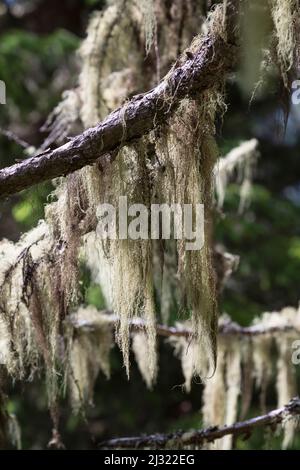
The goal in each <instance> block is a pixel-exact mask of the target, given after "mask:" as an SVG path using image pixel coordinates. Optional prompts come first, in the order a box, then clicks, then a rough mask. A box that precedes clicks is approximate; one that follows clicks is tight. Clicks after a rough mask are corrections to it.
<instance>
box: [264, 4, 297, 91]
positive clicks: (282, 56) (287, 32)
mask: <svg viewBox="0 0 300 470" xmlns="http://www.w3.org/2000/svg"><path fill="white" fill-rule="evenodd" d="M269 4H270V8H271V15H272V19H273V23H274V29H275V30H274V35H275V38H276V50H277V57H278V62H279V66H280V70H281V74H282V78H283V81H284V83H285V85H286V86H288V79H287V74H288V72H289V70H290V69H291V68H292V66H293V64H294V61H295V51H296V49H297V48H296V32H295V22H296V17H297V15H298V14H299V6H298V1H297V0H269Z"/></svg>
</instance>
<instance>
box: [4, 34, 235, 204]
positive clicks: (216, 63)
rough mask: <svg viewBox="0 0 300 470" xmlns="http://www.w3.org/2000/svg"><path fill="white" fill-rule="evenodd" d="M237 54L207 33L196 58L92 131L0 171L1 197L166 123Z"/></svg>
mask: <svg viewBox="0 0 300 470" xmlns="http://www.w3.org/2000/svg"><path fill="white" fill-rule="evenodd" d="M236 49H237V48H236V46H234V45H232V44H229V43H226V42H225V41H224V40H223V39H222V38H221V37H220V36H217V35H213V34H212V33H209V34H208V35H207V36H206V37H205V38H204V39H203V40H201V41H200V45H199V47H198V49H197V50H196V52H194V53H193V54H192V55H189V57H187V58H186V60H185V61H183V62H182V63H181V65H176V64H175V65H174V66H173V68H172V70H171V71H170V72H169V73H168V74H167V76H166V77H165V78H164V80H163V81H162V82H161V83H160V84H159V85H158V86H157V87H155V88H153V89H152V90H150V91H149V92H148V93H145V94H141V95H137V96H135V97H133V98H132V99H131V100H130V101H129V102H128V103H125V105H124V106H123V107H121V108H119V109H117V110H115V111H114V112H112V113H111V114H110V115H109V116H108V117H107V118H106V119H105V120H104V121H102V122H101V123H99V124H98V125H97V126H96V127H94V128H91V129H88V130H87V131H85V132H84V133H83V134H81V135H78V136H76V137H74V138H73V139H72V140H70V141H69V142H68V143H66V144H65V145H62V146H61V147H58V148H57V149H54V150H47V151H45V152H43V153H41V154H39V155H36V156H34V157H31V158H28V159H26V160H24V161H22V162H21V163H17V164H15V165H12V166H10V167H7V168H4V169H2V170H0V197H6V196H8V195H11V194H14V193H17V192H19V191H21V190H23V189H26V188H28V187H30V186H33V185H34V184H37V183H41V182H42V181H45V180H48V179H51V178H56V177H59V176H65V175H67V174H68V173H71V172H73V171H75V170H78V169H80V168H82V167H84V166H86V165H91V164H92V163H94V162H95V161H96V160H97V159H98V158H100V157H103V156H104V155H107V154H109V153H112V152H115V151H116V150H119V149H120V148H122V147H123V146H124V145H126V144H129V143H131V142H132V141H134V140H135V139H138V138H140V137H141V136H143V135H145V134H146V133H148V132H149V131H151V130H152V129H154V128H156V127H158V126H159V125H161V124H162V123H164V122H166V120H167V119H168V117H169V116H170V115H171V113H172V112H173V111H174V109H176V107H177V106H178V104H179V102H180V100H182V99H183V98H185V97H195V96H197V95H199V93H201V92H203V91H204V90H207V89H209V88H211V87H212V86H215V85H216V81H218V80H220V79H222V77H224V75H225V74H227V73H228V72H229V71H231V70H232V69H233V67H234V64H235V61H236V58H237V51H236Z"/></svg>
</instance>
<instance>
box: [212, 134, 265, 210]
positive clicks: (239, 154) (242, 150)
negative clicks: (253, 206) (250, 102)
mask: <svg viewBox="0 0 300 470" xmlns="http://www.w3.org/2000/svg"><path fill="white" fill-rule="evenodd" d="M257 149H258V141H257V140H256V139H251V140H248V141H246V142H243V143H241V144H240V145H239V146H238V147H235V148H234V149H233V150H231V151H230V152H229V153H228V154H227V155H226V156H225V157H224V158H221V159H219V160H218V162H217V164H216V168H215V187H216V193H217V201H218V206H219V207H220V208H221V207H222V206H223V204H224V199H225V193H226V189H227V186H228V183H229V181H230V179H231V178H232V175H233V173H234V172H236V173H237V182H238V183H239V184H240V207H239V212H242V211H243V210H244V209H245V208H246V206H247V202H248V198H249V195H250V191H251V183H252V178H253V172H254V168H255V166H256V162H257V158H258V156H259V153H258V150H257Z"/></svg>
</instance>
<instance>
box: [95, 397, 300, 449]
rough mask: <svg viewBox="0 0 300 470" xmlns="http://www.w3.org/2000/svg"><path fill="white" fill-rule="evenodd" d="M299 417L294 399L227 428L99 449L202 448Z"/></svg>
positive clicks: (113, 442)
mask: <svg viewBox="0 0 300 470" xmlns="http://www.w3.org/2000/svg"><path fill="white" fill-rule="evenodd" d="M299 415H300V399H299V398H298V397H296V398H293V399H292V400H291V401H290V402H289V403H288V404H287V405H286V406H284V407H282V408H278V409H276V410H273V411H270V412H269V413H267V414H265V415H262V416H257V417H255V418H251V419H248V420H246V421H240V422H237V423H234V424H231V425H229V426H222V427H217V426H216V427H211V428H207V429H201V430H197V431H189V432H184V431H177V432H174V433H170V434H152V435H149V436H141V437H123V438H116V439H110V440H108V441H104V442H102V443H101V444H100V445H99V447H100V448H106V449H109V448H126V449H131V448H135V449H137V448H140V447H143V448H145V447H146V448H147V447H150V448H166V449H168V447H169V448H170V447H172V448H174V447H176V446H178V447H182V446H187V445H197V446H202V445H203V444H206V443H210V442H213V441H215V440H217V439H220V438H222V437H224V436H227V435H229V434H231V435H233V436H245V437H248V436H249V435H250V434H251V432H252V431H253V430H254V429H256V428H261V427H266V426H274V425H277V424H280V423H283V422H284V421H285V420H286V419H287V418H289V417H294V416H299Z"/></svg>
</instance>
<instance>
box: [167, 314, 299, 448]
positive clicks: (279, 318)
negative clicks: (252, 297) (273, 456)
mask: <svg viewBox="0 0 300 470" xmlns="http://www.w3.org/2000/svg"><path fill="white" fill-rule="evenodd" d="M222 321H223V322H226V317H224V319H222V318H221V319H220V324H222ZM258 323H259V325H261V327H262V328H266V329H268V328H276V327H277V328H279V329H281V332H280V333H279V334H276V333H268V334H264V335H258V336H255V337H254V338H247V337H243V341H242V343H241V338H240V337H239V336H232V337H231V336H228V337H227V336H226V337H223V336H221V337H219V340H218V343H219V345H218V360H217V369H216V372H215V374H214V376H213V377H212V378H211V379H209V380H205V381H204V386H205V388H204V393H203V409H202V411H203V419H204V423H205V425H206V426H212V425H223V424H232V423H233V422H235V421H236V420H237V418H238V413H237V411H238V407H239V401H240V402H241V403H240V404H241V409H243V407H244V413H246V412H247V407H248V406H249V403H250V401H251V397H252V393H253V388H252V387H251V384H252V383H253V382H254V383H255V387H256V389H258V390H260V394H261V398H260V402H261V408H262V412H263V413H264V412H265V410H266V394H267V389H268V386H269V384H270V383H271V381H272V379H273V377H274V373H275V374H276V389H277V397H278V398H277V404H278V406H282V404H283V403H286V402H288V401H289V400H290V399H291V398H293V397H294V396H296V395H298V394H299V392H300V390H299V388H298V387H297V380H296V375H295V367H294V365H293V363H292V353H293V348H292V345H293V342H294V341H295V340H296V339H297V338H298V336H299V333H298V332H299V331H300V309H294V308H291V307H287V308H284V309H283V310H282V311H281V312H271V313H265V314H263V316H262V318H259V319H257V320H256V321H254V325H255V324H258ZM287 326H293V329H288V330H286V331H285V327H287ZM178 327H180V326H179V325H177V328H178ZM169 341H170V342H171V344H172V345H173V346H174V351H175V355H177V356H178V355H179V356H180V358H181V364H182V372H183V375H184V378H185V388H186V390H187V391H189V390H190V388H191V381H192V378H193V373H192V371H193V361H194V358H193V354H192V351H193V349H194V348H195V347H196V348H197V345H195V344H194V342H193V341H191V342H189V341H187V339H185V338H183V337H176V336H174V337H172V338H171V339H170V340H169ZM274 348H276V353H277V367H276V368H274ZM249 362H251V368H249V367H248V364H249ZM295 365H296V364H295ZM249 375H251V377H252V380H249ZM245 381H247V384H248V385H250V388H248V389H247V393H248V394H250V397H249V396H244V395H243V394H241V391H242V390H244V389H245V387H244V386H243V384H244V383H245ZM245 400H246V403H245ZM283 427H284V440H283V444H282V446H283V448H286V447H288V446H289V445H291V443H292V441H293V437H294V434H295V431H296V429H297V423H296V422H295V421H294V420H290V419H289V420H288V421H287V422H285V423H284V426H283ZM215 445H216V446H217V448H218V449H223V450H225V449H230V448H231V446H232V441H231V437H230V436H227V437H226V438H224V439H221V440H219V441H218V442H217V443H216V444H214V446H215ZM213 448H215V447H213Z"/></svg>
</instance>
